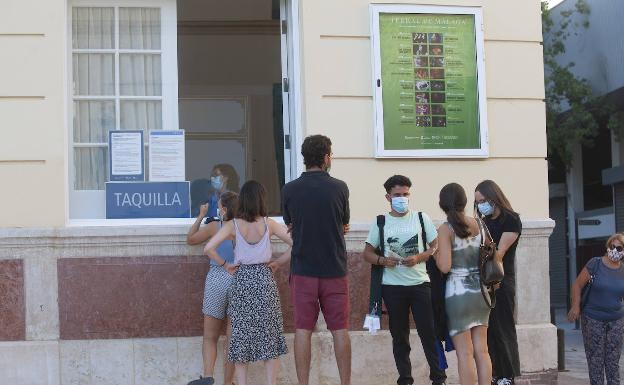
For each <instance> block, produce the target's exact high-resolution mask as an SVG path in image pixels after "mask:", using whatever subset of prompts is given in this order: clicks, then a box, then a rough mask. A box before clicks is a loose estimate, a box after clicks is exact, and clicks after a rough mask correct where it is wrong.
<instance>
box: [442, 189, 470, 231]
mask: <svg viewBox="0 0 624 385" xmlns="http://www.w3.org/2000/svg"><path fill="white" fill-rule="evenodd" d="M466 203H467V198H466V192H465V191H464V188H463V187H462V186H460V185H459V184H457V183H449V184H447V185H446V186H444V187H442V190H440V208H441V209H442V210H443V211H444V213H445V214H446V220H447V222H448V223H449V224H450V225H451V227H452V228H453V231H455V234H456V235H457V236H458V237H460V238H467V237H468V236H469V235H470V226H469V225H468V223H467V222H466V217H465V216H464V209H465V208H466Z"/></svg>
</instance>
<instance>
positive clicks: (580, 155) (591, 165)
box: [546, 0, 624, 307]
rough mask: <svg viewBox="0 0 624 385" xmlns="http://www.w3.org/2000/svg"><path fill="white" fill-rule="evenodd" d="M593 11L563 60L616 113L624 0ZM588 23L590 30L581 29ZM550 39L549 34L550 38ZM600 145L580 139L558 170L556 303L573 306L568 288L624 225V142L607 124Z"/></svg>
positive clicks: (554, 188) (576, 26) (623, 88)
mask: <svg viewBox="0 0 624 385" xmlns="http://www.w3.org/2000/svg"><path fill="white" fill-rule="evenodd" d="M575 3H576V2H575V1H573V0H566V1H563V2H561V3H560V4H559V5H557V6H556V7H554V8H553V9H552V10H551V12H552V17H553V20H554V21H555V22H556V23H558V22H560V21H561V20H562V16H561V13H562V12H566V11H570V10H573V9H574V5H575ZM587 5H588V6H589V9H590V13H589V14H588V15H587V16H584V15H579V14H578V13H576V14H574V15H573V18H572V22H573V23H572V24H571V25H570V27H569V30H570V32H574V33H572V34H571V35H570V36H569V37H568V39H567V40H566V42H565V45H566V50H565V52H564V53H562V54H561V55H559V56H558V57H557V59H556V60H557V62H558V63H559V64H560V65H562V66H564V65H567V64H569V63H574V66H573V67H572V68H571V69H570V71H571V72H572V73H573V74H574V75H575V76H576V77H578V78H580V79H585V80H586V81H587V83H588V84H589V86H590V87H591V90H592V92H593V95H594V96H596V97H599V98H604V99H603V100H602V101H601V103H609V104H610V105H611V106H612V108H613V111H612V113H616V112H618V111H620V113H621V111H623V110H624V97H623V95H624V76H623V75H622V73H621V71H619V68H621V65H622V63H623V62H624V55H623V54H622V48H623V47H622V42H621V41H620V39H618V36H620V35H621V34H622V33H624V27H623V26H622V25H621V23H619V20H620V17H621V16H623V15H624V4H620V3H604V2H600V1H587ZM584 21H587V22H588V26H587V27H586V28H584V27H582V25H583V24H582V23H583V22H584ZM546 38H548V37H546ZM599 124H600V129H599V134H598V135H597V136H596V137H595V138H594V141H595V145H594V146H586V145H582V144H580V143H579V144H578V145H577V146H576V147H575V148H574V157H573V161H572V165H571V167H570V169H569V170H565V169H564V168H563V167H559V166H555V167H552V168H551V170H550V171H551V172H550V175H549V179H550V181H549V182H550V217H551V218H552V219H553V220H555V222H556V226H555V229H554V232H553V236H552V237H551V240H550V241H551V247H550V256H551V258H550V260H551V285H552V291H551V301H552V303H553V305H554V306H556V307H566V306H567V305H568V297H569V290H568V288H569V286H570V284H571V283H572V282H573V280H574V279H575V278H576V275H577V274H578V272H580V269H581V268H582V267H583V266H584V265H585V263H586V262H587V261H588V260H589V259H590V258H591V257H592V256H595V255H599V254H601V253H603V251H604V243H605V241H606V240H607V239H608V237H609V236H610V235H611V234H613V233H615V232H616V231H618V232H620V231H623V230H624V221H623V219H624V217H623V216H622V214H621V213H622V207H624V202H622V200H623V199H624V195H622V190H621V189H622V180H623V177H624V173H623V170H622V168H621V165H622V160H623V159H624V158H623V154H624V148H623V146H622V140H621V138H620V137H619V135H617V134H616V133H614V132H612V131H610V130H609V129H608V128H607V122H606V121H600V122H599Z"/></svg>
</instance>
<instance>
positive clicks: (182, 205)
mask: <svg viewBox="0 0 624 385" xmlns="http://www.w3.org/2000/svg"><path fill="white" fill-rule="evenodd" d="M190 196H191V194H190V183H189V182H107V183H106V218H107V219H128V218H190V217H191V204H190V201H191V200H190Z"/></svg>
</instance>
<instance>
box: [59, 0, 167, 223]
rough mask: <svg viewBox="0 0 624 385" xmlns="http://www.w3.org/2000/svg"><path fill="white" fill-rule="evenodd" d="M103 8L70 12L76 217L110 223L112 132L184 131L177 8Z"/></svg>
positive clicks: (83, 6) (84, 5) (77, 6)
mask: <svg viewBox="0 0 624 385" xmlns="http://www.w3.org/2000/svg"><path fill="white" fill-rule="evenodd" d="M102 4H113V3H111V2H105V3H103V2H100V3H97V2H95V3H93V2H75V3H73V4H72V7H71V10H70V12H71V61H70V63H71V82H72V83H71V87H70V92H71V97H72V107H71V108H72V114H71V115H70V116H71V126H72V130H71V136H70V138H71V143H72V146H71V153H70V164H72V165H73V167H72V168H71V170H70V183H71V186H70V187H71V192H72V193H71V196H70V217H72V218H103V217H104V207H105V204H104V199H105V195H104V189H105V183H106V182H107V181H108V143H107V141H108V131H109V130H144V131H145V135H144V136H145V138H147V135H148V133H149V131H152V130H162V129H167V130H175V129H178V123H177V76H176V75H177V68H176V65H177V64H176V60H175V52H176V41H175V3H173V2H172V1H167V2H159V1H153V2H143V1H141V2H137V1H130V2H127V3H116V4H115V6H101V5H102ZM137 5H141V6H137ZM167 24H169V26H168V28H167ZM167 33H169V34H171V33H173V36H170V37H169V38H167ZM172 59H173V60H172ZM147 142H148V141H147V140H146V141H145V146H146V151H145V163H146V170H147V167H149V165H148V164H147V154H148V151H149V149H147Z"/></svg>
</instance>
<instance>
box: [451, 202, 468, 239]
mask: <svg viewBox="0 0 624 385" xmlns="http://www.w3.org/2000/svg"><path fill="white" fill-rule="evenodd" d="M446 221H447V222H448V223H449V224H450V225H451V227H452V228H453V231H455V234H457V236H458V237H460V238H467V237H468V236H469V235H470V226H469V225H468V223H467V222H466V216H465V215H464V214H463V212H460V211H457V210H456V209H454V208H453V209H450V210H449V211H448V212H447V213H446Z"/></svg>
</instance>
